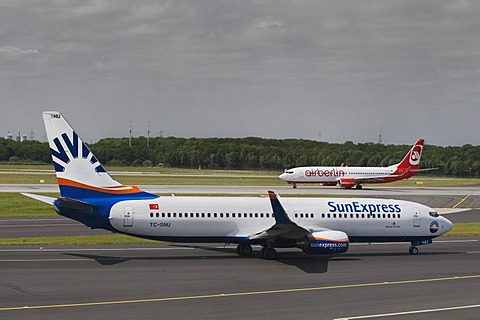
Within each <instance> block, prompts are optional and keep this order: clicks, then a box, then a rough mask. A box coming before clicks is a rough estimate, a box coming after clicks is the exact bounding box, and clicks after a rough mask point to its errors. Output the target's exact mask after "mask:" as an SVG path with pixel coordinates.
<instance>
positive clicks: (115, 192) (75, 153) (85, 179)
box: [43, 111, 157, 200]
mask: <svg viewBox="0 0 480 320" xmlns="http://www.w3.org/2000/svg"><path fill="white" fill-rule="evenodd" d="M43 121H44V123H45V129H46V131H47V137H48V144H49V146H50V152H51V155H52V160H53V165H54V167H55V174H56V175H57V180H58V185H59V188H60V194H61V195H62V197H63V198H70V199H75V200H82V199H85V198H105V197H118V198H124V199H134V198H152V197H155V198H156V197H157V196H156V195H153V194H149V193H147V192H144V191H141V190H140V189H139V188H137V187H136V186H125V185H123V184H121V183H119V182H118V181H116V180H114V179H113V178H112V177H111V176H110V175H109V174H108V172H107V171H106V170H105V168H104V167H103V165H102V164H101V163H100V162H99V161H98V159H97V158H96V157H95V155H94V154H93V153H92V152H91V151H90V149H89V148H88V147H87V146H86V145H85V143H84V142H83V141H82V139H81V138H80V137H79V136H78V135H77V133H76V132H75V131H74V130H73V128H72V127H71V125H70V124H69V123H68V122H67V120H66V119H65V118H64V117H63V115H62V114H61V113H60V112H58V111H45V112H43Z"/></svg>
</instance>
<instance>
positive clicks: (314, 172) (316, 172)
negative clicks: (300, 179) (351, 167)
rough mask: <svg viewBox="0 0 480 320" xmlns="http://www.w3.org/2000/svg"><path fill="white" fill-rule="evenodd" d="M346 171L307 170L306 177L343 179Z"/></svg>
mask: <svg viewBox="0 0 480 320" xmlns="http://www.w3.org/2000/svg"><path fill="white" fill-rule="evenodd" d="M344 175H345V171H343V170H338V169H331V170H322V169H314V168H312V169H307V170H305V176H306V177H343V176H344Z"/></svg>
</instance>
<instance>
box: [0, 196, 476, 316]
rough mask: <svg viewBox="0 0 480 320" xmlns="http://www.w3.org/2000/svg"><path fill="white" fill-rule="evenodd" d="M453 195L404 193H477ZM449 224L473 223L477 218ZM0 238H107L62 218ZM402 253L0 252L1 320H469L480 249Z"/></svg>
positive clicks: (471, 243) (446, 246)
mask: <svg viewBox="0 0 480 320" xmlns="http://www.w3.org/2000/svg"><path fill="white" fill-rule="evenodd" d="M217 188H218V187H217ZM249 188H252V187H249ZM253 188H256V187H253ZM394 189H398V188H388V189H387V188H385V189H382V190H380V191H378V190H376V191H375V192H373V191H371V190H364V191H366V192H371V194H372V195H371V196H383V193H382V192H383V190H391V191H389V192H398V193H400V192H399V190H397V191H395V190H394ZM451 189H452V190H444V191H445V193H443V194H442V192H440V195H438V196H435V194H434V193H432V194H431V195H429V194H427V190H423V191H424V192H425V193H424V194H421V195H417V194H416V193H415V192H416V188H415V190H403V189H402V190H400V191H403V192H404V196H407V197H417V198H418V199H426V200H428V199H431V200H428V201H431V202H432V201H433V202H436V203H440V202H441V203H445V199H447V198H448V197H451V198H453V199H455V201H457V199H460V200H458V201H457V203H458V202H460V201H461V200H462V199H464V200H463V201H462V203H465V202H467V201H468V199H469V198H470V197H472V198H474V199H475V195H476V192H477V191H478V189H477V188H474V189H472V190H471V189H461V190H457V189H456V188H451ZM179 190H183V192H185V193H189V192H186V191H190V189H189V187H182V188H180V187H179ZM242 190H243V189H242ZM298 190H301V189H297V190H293V189H291V188H288V191H290V192H296V191H298ZM307 190H309V192H308V193H309V194H312V190H316V189H315V188H308V189H307ZM318 190H325V189H324V188H319V189H318ZM328 190H339V191H341V192H344V193H345V192H350V191H353V193H354V192H357V191H361V192H363V191H362V190H342V189H336V188H333V189H332V188H329V189H328ZM455 190H456V191H455ZM150 191H151V190H150ZM240 191H241V190H240ZM285 191H287V190H286V189H285ZM29 192H32V191H31V190H30V191H29ZM37 192H40V191H37ZM42 192H43V191H42ZM151 192H153V191H151ZM280 192H281V191H280ZM430 192H437V191H430ZM249 193H251V192H250V191H249ZM385 193H387V191H386V192H385ZM447 193H458V194H455V195H453V196H452V195H448V194H447ZM464 193H466V194H467V195H468V194H471V196H468V197H467V198H465V197H466V195H464ZM347 194H349V193H347ZM392 196H395V195H392ZM395 197H401V195H396V196H395ZM419 197H421V198H419ZM462 203H460V205H458V206H457V207H462ZM471 204H472V202H470V205H471ZM447 218H448V219H450V220H451V221H453V222H454V223H457V222H478V221H480V210H478V209H473V210H467V211H463V212H459V213H452V214H448V215H447ZM0 233H1V235H2V237H22V236H25V237H38V236H61V235H88V234H90V235H91V234H109V232H106V231H102V230H90V229H89V228H87V227H85V226H83V225H81V224H79V223H76V222H75V221H72V220H69V219H66V218H63V217H60V216H58V217H52V218H33V219H30V218H18V219H0ZM408 246H409V244H407V243H403V244H397V243H391V244H372V245H368V244H352V245H351V247H350V249H349V251H348V252H347V253H346V254H342V255H336V256H309V255H305V254H303V253H301V252H300V251H299V250H296V249H279V255H280V257H279V259H278V261H267V260H263V259H261V258H260V255H259V248H256V250H255V252H254V255H253V256H252V257H247V258H244V257H239V256H238V255H237V254H236V253H235V247H234V246H226V247H224V246H223V245H204V246H201V245H195V246H190V245H183V244H182V245H179V244H161V243H159V244H154V245H141V246H140V245H137V246H134V245H128V246H69V247H65V246H55V247H45V248H44V249H43V250H40V248H39V247H34V246H19V247H0V319H82V320H84V319H85V318H89V319H99V318H105V319H112V318H114V319H132V318H134V319H185V318H193V319H225V318H228V319H271V318H275V319H292V318H294V319H343V318H349V319H370V318H381V319H411V318H415V319H431V318H432V317H434V318H435V319H477V318H478V314H479V312H480V296H479V294H478V288H479V286H480V237H441V238H438V239H435V240H434V243H433V245H430V246H421V247H419V249H420V253H419V254H418V255H417V256H411V255H410V254H408Z"/></svg>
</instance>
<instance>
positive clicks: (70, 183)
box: [57, 178, 141, 194]
mask: <svg viewBox="0 0 480 320" xmlns="http://www.w3.org/2000/svg"><path fill="white" fill-rule="evenodd" d="M57 180H58V184H59V185H60V186H67V187H75V188H81V189H87V190H93V191H98V192H104V193H110V194H132V193H138V192H141V190H140V189H138V187H137V186H131V187H129V186H124V185H119V186H113V187H105V188H102V187H94V186H90V185H87V184H83V183H80V182H77V181H73V180H69V179H65V178H57ZM121 188H123V189H122V190H119V189H121Z"/></svg>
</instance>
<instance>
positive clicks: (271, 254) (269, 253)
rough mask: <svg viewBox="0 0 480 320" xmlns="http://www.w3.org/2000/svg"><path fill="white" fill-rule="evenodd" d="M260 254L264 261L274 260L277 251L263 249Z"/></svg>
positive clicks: (267, 248)
mask: <svg viewBox="0 0 480 320" xmlns="http://www.w3.org/2000/svg"><path fill="white" fill-rule="evenodd" d="M260 254H261V256H262V258H263V259H265V260H275V259H277V251H276V250H275V249H273V248H269V247H263V248H262V251H260Z"/></svg>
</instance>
